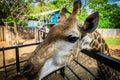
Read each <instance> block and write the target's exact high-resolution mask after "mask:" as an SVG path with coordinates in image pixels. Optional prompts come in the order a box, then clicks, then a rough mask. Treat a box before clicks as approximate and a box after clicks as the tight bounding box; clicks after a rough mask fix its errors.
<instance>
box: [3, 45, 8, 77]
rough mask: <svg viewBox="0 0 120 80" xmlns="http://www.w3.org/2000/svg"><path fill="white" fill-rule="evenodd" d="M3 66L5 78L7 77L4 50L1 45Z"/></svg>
mask: <svg viewBox="0 0 120 80" xmlns="http://www.w3.org/2000/svg"><path fill="white" fill-rule="evenodd" d="M3 66H4V68H5V78H7V69H6V66H5V51H4V47H3Z"/></svg>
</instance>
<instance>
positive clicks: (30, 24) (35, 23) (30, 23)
mask: <svg viewBox="0 0 120 80" xmlns="http://www.w3.org/2000/svg"><path fill="white" fill-rule="evenodd" d="M38 26H39V21H35V20H29V21H28V27H32V28H37V27H38Z"/></svg>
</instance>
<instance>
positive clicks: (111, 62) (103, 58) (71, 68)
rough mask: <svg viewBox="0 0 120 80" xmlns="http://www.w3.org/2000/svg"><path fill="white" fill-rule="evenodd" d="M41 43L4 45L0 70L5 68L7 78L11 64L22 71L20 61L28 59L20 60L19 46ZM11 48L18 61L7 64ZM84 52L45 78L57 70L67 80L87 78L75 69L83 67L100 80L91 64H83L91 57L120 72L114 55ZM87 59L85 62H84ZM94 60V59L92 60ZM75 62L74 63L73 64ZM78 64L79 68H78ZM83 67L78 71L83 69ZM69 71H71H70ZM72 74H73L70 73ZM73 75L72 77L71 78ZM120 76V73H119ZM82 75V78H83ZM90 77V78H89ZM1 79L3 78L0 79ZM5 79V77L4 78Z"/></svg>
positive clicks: (47, 78)
mask: <svg viewBox="0 0 120 80" xmlns="http://www.w3.org/2000/svg"><path fill="white" fill-rule="evenodd" d="M38 44H40V42H38V43H32V44H25V45H18V46H11V47H3V48H0V51H1V52H2V54H3V66H0V71H1V69H4V73H5V77H4V78H5V79H6V78H7V76H8V75H7V73H8V72H9V71H12V70H13V69H12V70H9V71H8V70H7V67H9V66H13V65H16V71H17V72H20V67H21V66H20V63H22V62H25V61H27V60H23V61H19V48H21V47H28V46H33V45H38ZM9 49H15V53H16V63H12V64H9V65H6V64H5V50H9ZM81 52H82V53H80V58H78V59H77V58H75V59H73V61H72V62H71V64H69V65H66V66H65V67H63V68H61V69H59V70H56V71H54V72H52V73H51V74H49V75H48V76H46V77H45V78H44V80H49V78H50V77H52V76H53V75H55V74H56V72H59V73H60V74H61V76H62V77H63V78H64V79H65V80H85V79H84V78H83V76H80V75H81V73H82V72H77V70H76V71H75V69H78V68H79V67H81V68H82V69H84V70H85V71H86V72H87V73H89V74H90V75H91V76H92V77H94V79H95V80H98V78H97V77H96V75H95V74H94V73H93V71H91V70H89V69H91V68H88V66H91V65H87V66H86V65H83V63H85V62H89V61H90V58H91V59H94V60H96V61H99V62H101V63H103V64H105V65H107V66H109V67H111V68H112V69H114V70H115V71H117V72H118V73H120V60H117V59H114V58H112V57H109V56H107V55H105V54H103V53H100V52H91V51H87V50H82V51H81ZM83 55H85V57H84V58H83V59H84V60H83V59H82V60H79V59H81V58H82V56H83ZM86 56H87V57H89V58H88V59H86ZM85 59H86V60H85ZM80 61H83V62H82V63H80ZM84 61H85V62H84ZM91 62H92V61H91ZM73 63H74V65H73ZM76 66H77V68H76ZM81 68H80V69H79V70H78V71H81ZM68 72H69V73H68ZM70 74H71V75H70ZM71 76H72V78H71ZM119 76H120V75H119ZM81 77H82V78H81ZM87 79H89V78H87ZM0 80H1V79H0ZM3 80H4V79H3ZM90 80H92V79H90Z"/></svg>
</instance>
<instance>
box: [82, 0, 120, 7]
mask: <svg viewBox="0 0 120 80" xmlns="http://www.w3.org/2000/svg"><path fill="white" fill-rule="evenodd" d="M81 1H82V2H83V3H84V2H85V1H88V0H81ZM114 3H116V4H117V5H118V6H120V0H108V4H114Z"/></svg>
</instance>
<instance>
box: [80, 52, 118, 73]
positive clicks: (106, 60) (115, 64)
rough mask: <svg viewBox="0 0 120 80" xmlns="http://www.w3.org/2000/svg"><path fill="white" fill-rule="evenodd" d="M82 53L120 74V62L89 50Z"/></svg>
mask: <svg viewBox="0 0 120 80" xmlns="http://www.w3.org/2000/svg"><path fill="white" fill-rule="evenodd" d="M81 52H83V53H84V54H86V55H88V56H90V57H92V58H94V59H96V60H97V61H99V62H101V63H104V64H105V65H107V66H109V67H111V68H113V69H115V70H117V71H119V72H120V60H118V59H115V58H112V57H110V56H107V55H106V54H104V53H101V52H95V51H94V52H92V51H88V50H82V51H81Z"/></svg>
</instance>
